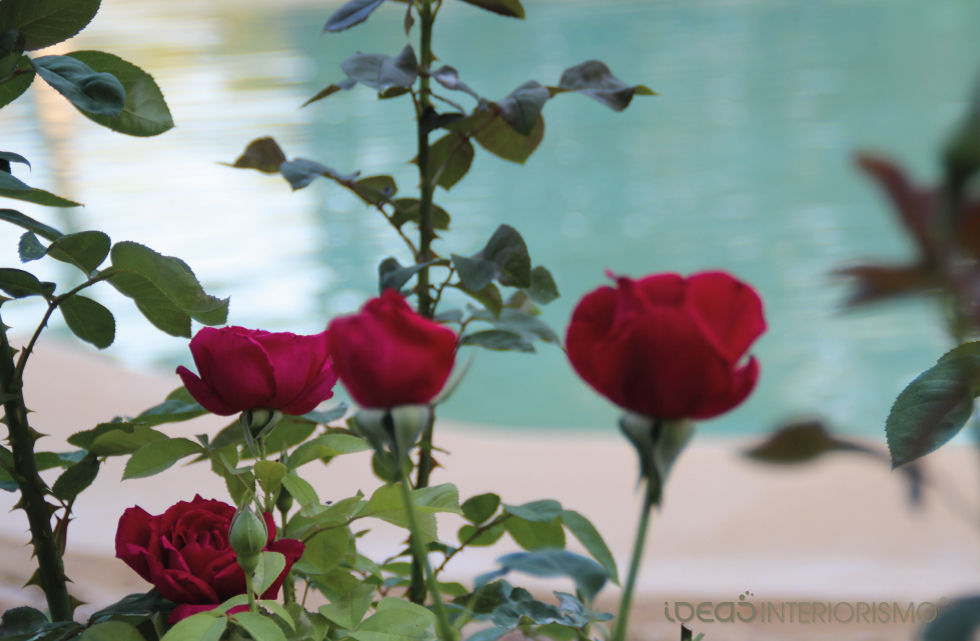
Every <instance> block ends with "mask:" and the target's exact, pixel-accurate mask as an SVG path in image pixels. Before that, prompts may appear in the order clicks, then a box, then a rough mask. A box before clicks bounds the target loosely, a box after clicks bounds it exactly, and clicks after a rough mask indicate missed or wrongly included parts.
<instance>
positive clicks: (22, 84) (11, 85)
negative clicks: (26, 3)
mask: <svg viewBox="0 0 980 641" xmlns="http://www.w3.org/2000/svg"><path fill="white" fill-rule="evenodd" d="M3 4H4V3H2V2H0V8H2V7H3ZM16 67H17V72H18V73H17V74H16V75H13V76H11V77H9V78H8V79H7V80H4V81H2V82H0V107H6V106H7V105H9V104H10V103H12V102H13V101H14V100H17V98H19V97H20V96H21V95H22V94H23V93H24V92H25V91H27V88H28V87H30V86H31V83H32V82H34V75H35V73H34V68H33V67H31V60H30V58H28V57H27V56H21V57H20V59H19V60H18V61H17V65H16Z"/></svg>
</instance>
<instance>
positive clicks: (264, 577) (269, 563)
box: [252, 461, 286, 594]
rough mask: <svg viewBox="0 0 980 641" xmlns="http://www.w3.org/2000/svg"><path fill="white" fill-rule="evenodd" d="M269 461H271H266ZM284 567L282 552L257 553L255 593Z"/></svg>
mask: <svg viewBox="0 0 980 641" xmlns="http://www.w3.org/2000/svg"><path fill="white" fill-rule="evenodd" d="M266 462H271V461H266ZM285 569H286V556H285V555H284V554H283V553H282V552H272V551H269V550H266V551H264V552H261V553H260V554H259V564H258V566H257V567H256V568H255V575H254V576H253V577H252V580H253V582H254V583H253V586H252V587H253V588H254V590H255V594H263V593H265V591H266V590H268V589H269V588H271V587H272V584H273V583H275V582H276V579H278V578H279V575H280V574H282V571H283V570H285Z"/></svg>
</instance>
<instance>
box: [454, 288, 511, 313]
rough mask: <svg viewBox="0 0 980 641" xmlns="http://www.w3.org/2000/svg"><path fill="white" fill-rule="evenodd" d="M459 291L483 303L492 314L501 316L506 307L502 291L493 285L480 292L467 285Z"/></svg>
mask: <svg viewBox="0 0 980 641" xmlns="http://www.w3.org/2000/svg"><path fill="white" fill-rule="evenodd" d="M459 289H460V290H461V291H462V292H464V293H465V294H466V295H467V296H469V297H470V298H472V299H473V300H476V301H479V302H480V303H482V304H483V306H484V307H486V308H487V311H489V312H490V313H491V314H495V315H497V314H500V312H501V310H502V309H503V307H504V299H503V297H502V296H501V295H500V290H499V289H497V286H496V285H494V284H493V283H490V284H489V285H487V286H486V287H484V288H483V289H480V290H473V289H469V288H467V287H466V286H465V285H460V286H459Z"/></svg>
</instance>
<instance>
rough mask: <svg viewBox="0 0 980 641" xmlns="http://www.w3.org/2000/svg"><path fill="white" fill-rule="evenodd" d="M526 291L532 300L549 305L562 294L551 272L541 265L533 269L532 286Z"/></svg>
mask: <svg viewBox="0 0 980 641" xmlns="http://www.w3.org/2000/svg"><path fill="white" fill-rule="evenodd" d="M525 291H526V292H527V294H528V296H530V297H531V300H533V301H534V302H535V303H538V304H540V305H547V304H548V303H550V302H551V301H553V300H555V299H556V298H558V297H559V295H560V294H559V293H558V285H557V284H556V283H555V279H554V277H552V275H551V272H550V271H548V270H547V269H545V268H544V267H541V266H540V265H538V266H537V267H535V268H534V269H532V270H531V286H530V287H528V288H526V289H525Z"/></svg>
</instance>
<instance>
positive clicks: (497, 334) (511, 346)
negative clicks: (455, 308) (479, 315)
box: [460, 329, 534, 354]
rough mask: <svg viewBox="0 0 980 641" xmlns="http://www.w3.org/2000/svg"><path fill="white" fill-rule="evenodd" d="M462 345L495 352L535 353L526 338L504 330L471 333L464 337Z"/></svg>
mask: <svg viewBox="0 0 980 641" xmlns="http://www.w3.org/2000/svg"><path fill="white" fill-rule="evenodd" d="M460 345H476V346H478V347H482V348H484V349H490V350H494V351H510V352H523V353H526V354H530V353H533V352H534V345H532V344H531V343H530V342H529V341H528V340H527V339H526V338H524V336H522V335H521V334H518V333H516V332H511V331H508V330H503V329H485V330H482V331H479V332H471V333H469V334H466V335H465V336H463V338H462V340H460Z"/></svg>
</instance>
